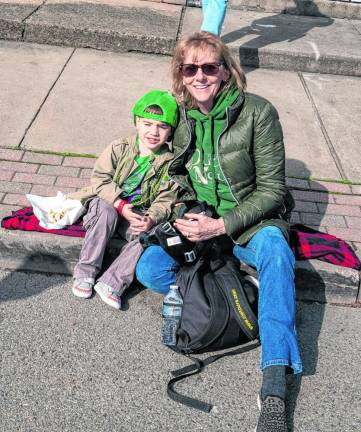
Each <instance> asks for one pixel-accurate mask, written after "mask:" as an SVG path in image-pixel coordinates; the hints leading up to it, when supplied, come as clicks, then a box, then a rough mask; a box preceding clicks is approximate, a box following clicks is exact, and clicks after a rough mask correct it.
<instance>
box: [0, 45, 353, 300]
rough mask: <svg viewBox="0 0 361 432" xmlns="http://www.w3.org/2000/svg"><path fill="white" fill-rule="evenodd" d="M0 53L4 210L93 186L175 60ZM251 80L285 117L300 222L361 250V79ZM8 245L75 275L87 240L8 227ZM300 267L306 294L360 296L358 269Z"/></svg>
mask: <svg viewBox="0 0 361 432" xmlns="http://www.w3.org/2000/svg"><path fill="white" fill-rule="evenodd" d="M0 54H1V57H2V59H3V61H2V64H1V68H0V91H1V94H2V101H3V104H2V106H1V107H0V115H1V118H2V122H1V129H0V159H1V161H0V169H1V171H0V180H1V182H0V203H1V204H0V209H1V210H2V215H5V214H8V213H9V212H10V211H11V210H14V209H17V208H19V207H21V206H26V205H28V203H27V201H26V198H25V194H26V193H33V194H38V195H55V194H56V192H57V191H58V190H61V191H63V192H65V193H66V192H70V191H73V190H75V189H76V188H80V187H82V186H84V185H86V184H87V183H88V181H89V176H90V173H91V168H92V166H93V164H94V160H95V159H94V157H96V155H98V154H99V153H100V152H101V151H102V149H103V148H104V147H105V146H106V145H107V144H108V143H109V142H110V141H112V140H113V139H115V138H117V137H118V136H121V135H129V134H131V133H134V129H133V126H132V118H131V113H130V110H131V106H132V104H133V102H134V100H135V99H136V98H137V97H138V96H140V95H141V94H142V93H143V92H144V91H146V90H147V89H149V88H151V87H155V88H157V87H161V88H167V87H168V88H169V86H170V79H169V58H168V57H162V56H154V55H145V54H135V53H133V54H121V53H111V52H107V53H105V52H99V51H94V50H89V49H88V50H85V49H75V50H74V49H71V48H62V47H51V46H45V45H36V44H26V43H18V42H4V41H3V42H0ZM144 76H146V77H147V80H144ZM35 77H36V78H35ZM247 79H248V85H249V90H250V91H253V92H255V93H258V94H261V95H263V96H265V97H267V98H268V99H269V100H270V101H271V102H272V103H273V104H274V105H275V106H276V108H277V109H278V111H279V114H280V119H281V123H282V125H283V128H284V134H285V145H286V153H287V176H288V179H287V182H288V185H289V186H290V187H291V189H292V191H293V195H294V197H295V199H296V208H295V211H294V213H293V215H292V222H294V223H299V222H301V223H304V224H307V225H310V226H313V227H314V228H320V229H321V230H324V231H327V232H330V233H331V234H334V235H336V236H339V237H341V238H344V239H345V240H347V241H349V242H350V243H351V244H352V245H353V246H354V248H355V249H356V250H357V251H358V253H359V251H360V246H361V231H360V228H361V172H360V168H359V167H360V165H361V154H360V152H359V138H358V137H359V136H360V134H361V126H360V124H361V122H360V112H359V106H360V104H361V103H360V102H361V101H360V99H361V92H360V89H361V81H360V79H359V78H355V77H344V76H334V75H313V74H309V73H296V72H285V71H283V72H280V71H270V70H262V69H258V70H253V71H248V73H247ZM291 95H292V96H291ZM342 125H345V126H344V127H342ZM0 244H1V252H0V254H1V258H2V266H3V267H6V268H12V269H17V268H23V269H30V270H36V271H48V269H49V268H52V270H53V271H54V272H60V273H66V274H69V273H71V272H72V268H73V266H74V264H75V262H76V260H77V257H78V254H79V250H80V245H81V241H80V240H79V239H69V238H64V237H61V236H52V235H46V234H36V233H23V232H16V231H14V232H8V231H5V230H1V231H0ZM298 267H299V268H298V271H297V280H298V295H299V298H302V299H308V300H318V301H329V302H338V303H345V302H346V303H353V302H354V301H355V298H356V293H357V281H358V279H357V276H358V275H357V272H356V271H352V270H346V269H342V268H338V267H335V266H331V265H326V264H324V263H320V262H316V261H315V262H312V263H309V262H303V263H299V266H298ZM310 280H312V281H313V282H312V284H311V285H312V289H310ZM325 284H326V286H327V289H325Z"/></svg>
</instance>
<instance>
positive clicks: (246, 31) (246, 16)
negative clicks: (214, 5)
mask: <svg viewBox="0 0 361 432" xmlns="http://www.w3.org/2000/svg"><path fill="white" fill-rule="evenodd" d="M201 22H202V12H201V10H200V9H198V8H188V9H187V10H186V12H185V16H184V21H183V26H182V32H183V33H190V32H193V31H196V30H197V29H199V28H200V26H201ZM222 40H223V41H224V42H225V43H226V44H227V45H228V46H229V47H230V49H231V51H232V52H233V54H234V55H235V56H237V57H238V58H239V60H240V63H241V64H242V65H243V66H249V67H253V68H259V67H260V68H271V69H278V70H291V71H308V72H317V73H325V74H338V75H351V76H361V21H349V20H340V19H333V18H326V17H320V18H317V17H302V16H292V15H286V14H276V15H275V14H270V13H260V12H245V11H237V10H231V11H230V13H228V15H227V17H226V20H225V24H224V29H223V32H222Z"/></svg>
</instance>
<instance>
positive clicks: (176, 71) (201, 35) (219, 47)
mask: <svg viewBox="0 0 361 432" xmlns="http://www.w3.org/2000/svg"><path fill="white" fill-rule="evenodd" d="M207 50H209V51H211V52H214V53H216V55H217V56H218V57H219V61H221V62H222V63H223V67H224V68H225V69H226V70H228V72H229V74H230V77H229V79H228V80H227V82H223V83H222V85H221V87H220V89H219V91H223V90H229V89H230V88H232V87H238V89H239V90H241V91H243V90H245V88H246V76H245V74H244V73H243V71H242V69H241V67H240V65H239V64H238V63H237V62H236V61H235V59H234V58H233V57H232V55H231V53H230V51H229V49H228V47H227V46H226V45H225V44H224V43H223V42H222V41H221V39H220V38H219V37H218V36H216V35H214V34H213V33H209V32H204V31H202V32H196V33H193V34H191V35H188V36H185V37H183V38H182V39H181V40H180V41H179V42H178V44H177V46H176V48H175V53H174V57H173V60H172V65H171V68H172V80H173V84H172V89H173V95H174V97H175V98H176V99H177V102H178V103H179V104H183V105H185V106H186V108H197V103H196V101H195V100H194V98H193V97H192V96H191V95H190V94H189V92H188V90H187V89H186V87H185V85H184V84H183V77H182V73H181V70H180V66H181V65H182V64H183V62H184V58H185V56H186V54H187V53H189V52H192V51H193V52H194V54H195V57H196V55H197V53H198V52H200V51H207Z"/></svg>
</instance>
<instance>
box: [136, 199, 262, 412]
mask: <svg viewBox="0 0 361 432" xmlns="http://www.w3.org/2000/svg"><path fill="white" fill-rule="evenodd" d="M186 211H188V212H193V213H201V212H203V213H205V214H207V215H208V216H212V215H213V214H212V212H213V210H212V209H211V208H209V207H208V206H206V205H205V204H204V203H199V202H195V203H192V205H191V206H189V205H188V207H187V208H185V209H184V210H183V212H186ZM140 241H141V243H142V244H143V246H144V247H147V246H149V245H151V244H159V245H160V246H162V247H163V248H164V249H165V251H166V252H167V253H168V254H169V255H171V256H172V257H173V258H175V259H176V260H177V262H178V263H179V264H180V266H181V267H180V270H179V271H178V273H177V280H176V284H177V285H178V286H179V290H180V293H181V295H182V298H183V310H182V317H181V321H180V324H179V327H178V330H177V344H176V346H174V347H173V346H172V347H170V348H171V349H173V350H174V351H176V352H178V353H180V354H183V355H186V356H187V357H188V358H190V359H191V360H192V361H193V364H191V365H189V366H186V367H184V368H182V369H178V370H176V371H173V372H172V375H173V376H174V378H172V379H171V380H170V381H169V383H168V390H167V391H168V395H169V397H171V398H172V399H173V400H175V401H176V402H180V403H182V404H185V405H188V406H190V407H193V408H196V409H199V410H202V411H205V412H210V411H211V409H212V405H211V404H208V403H206V402H202V401H200V400H197V399H194V398H191V397H188V396H186V395H182V394H180V393H178V392H177V391H176V390H175V389H174V386H175V384H176V383H177V382H178V381H180V380H182V379H184V378H186V377H188V376H191V375H195V374H198V373H200V372H201V371H202V370H203V369H204V367H205V366H207V365H209V364H210V363H213V362H214V361H216V360H218V359H219V358H221V357H225V356H230V355H235V354H240V353H242V352H246V351H249V350H251V349H253V348H255V347H257V346H259V341H258V336H259V335H258V320H257V309H258V282H257V280H256V279H255V278H253V277H252V276H250V275H248V274H247V273H245V272H242V271H241V270H240V264H239V261H238V260H237V259H236V258H235V257H234V256H233V255H232V252H231V251H232V246H233V243H232V242H230V241H229V238H227V237H226V236H221V237H217V238H216V239H212V240H208V241H204V242H199V243H196V244H195V243H192V242H189V240H187V239H186V238H185V237H184V236H182V234H181V233H180V232H178V231H177V230H176V229H175V228H174V227H173V226H172V225H171V224H170V223H169V222H165V223H164V224H161V225H159V226H158V227H157V228H156V230H155V233H154V234H152V235H150V236H149V235H145V236H143V237H141V239H140ZM254 340H257V342H256V343H252V344H249V342H251V341H254ZM245 344H247V345H245ZM239 345H243V346H242V347H240V348H238V349H235V350H229V348H233V347H237V346H239ZM225 349H228V351H226V352H222V353H221V354H218V355H213V356H211V357H208V358H206V359H203V360H201V359H199V358H197V357H194V356H193V354H197V353H204V352H209V351H217V350H225Z"/></svg>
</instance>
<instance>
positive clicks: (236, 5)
mask: <svg viewBox="0 0 361 432" xmlns="http://www.w3.org/2000/svg"><path fill="white" fill-rule="evenodd" d="M148 1H157V0H148ZM162 3H169V4H177V5H180V4H181V5H183V6H190V7H201V5H202V2H201V0H163V1H162ZM228 5H229V6H228V7H229V9H238V10H245V11H258V12H274V13H285V14H290V15H303V16H318V17H322V16H326V17H332V18H341V19H343V18H347V19H361V4H360V3H358V2H352V1H337V0H297V1H296V0H295V1H292V0H229V2H228Z"/></svg>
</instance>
